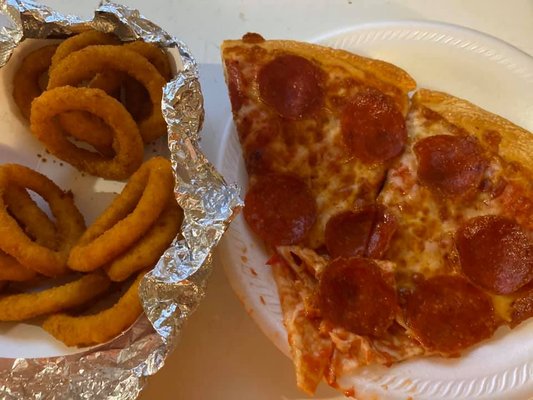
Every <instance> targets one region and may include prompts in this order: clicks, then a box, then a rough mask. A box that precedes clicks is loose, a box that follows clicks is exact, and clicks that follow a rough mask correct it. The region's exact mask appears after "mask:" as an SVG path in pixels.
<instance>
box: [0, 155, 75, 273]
mask: <svg viewBox="0 0 533 400" xmlns="http://www.w3.org/2000/svg"><path fill="white" fill-rule="evenodd" d="M10 185H16V186H19V187H24V188H28V189H30V190H32V191H34V192H36V193H37V194H39V195H40V196H41V197H42V198H43V199H44V200H46V201H47V202H48V205H49V207H50V210H51V212H52V215H53V216H54V218H55V220H56V224H57V233H58V235H59V238H60V243H59V247H58V249H50V248H48V247H45V246H42V245H40V244H39V243H36V242H34V241H33V240H32V239H31V238H30V237H28V236H27V235H26V233H25V232H24V231H23V230H22V229H21V228H20V226H19V225H18V223H17V221H16V220H15V219H14V218H13V217H12V216H11V215H10V214H9V212H8V211H7V209H6V204H5V200H4V192H5V191H6V189H7V188H8V187H9V186H10ZM84 229H85V223H84V221H83V217H82V215H81V214H80V212H79V211H78V209H77V208H76V206H75V205H74V201H73V200H72V194H71V193H65V192H63V190H61V188H59V187H58V186H57V185H56V184H55V183H54V182H52V181H51V180H50V179H48V178H47V177H46V176H44V175H41V174H39V173H38V172H36V171H33V170H31V169H30V168H28V167H24V166H22V165H17V164H4V165H2V166H0V249H1V250H3V251H4V252H6V253H7V254H9V255H11V256H13V257H15V258H16V259H17V261H18V262H20V263H21V264H22V265H24V266H25V267H27V268H31V269H33V270H34V271H37V272H39V273H41V274H43V275H46V276H58V275H62V274H63V273H65V272H66V271H67V267H66V260H67V257H68V253H69V251H70V249H71V247H72V245H73V244H74V243H76V242H77V240H78V239H79V237H80V236H81V234H82V233H83V231H84Z"/></svg>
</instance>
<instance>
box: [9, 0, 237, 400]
mask: <svg viewBox="0 0 533 400" xmlns="http://www.w3.org/2000/svg"><path fill="white" fill-rule="evenodd" d="M0 25H1V26H0V67H1V66H3V65H4V64H5V63H6V62H7V61H8V59H9V57H10V55H11V53H12V51H13V49H14V48H15V47H16V46H17V45H18V44H19V42H20V41H21V40H22V39H24V38H41V39H44V38H60V37H67V36H70V35H72V34H74V33H78V32H81V31H84V30H87V29H97V30H100V31H104V32H112V33H114V34H116V35H117V36H118V37H120V39H121V40H123V41H129V40H136V39H143V40H144V41H146V42H153V43H158V44H160V45H162V46H164V47H167V48H169V49H172V48H174V49H177V51H178V52H179V54H180V56H181V61H182V63H183V67H182V69H181V70H179V71H178V73H177V75H176V76H175V77H174V79H173V80H172V81H171V82H169V83H168V84H167V85H166V86H165V88H164V89H163V90H164V92H163V101H162V110H163V115H164V117H165V120H166V122H167V125H168V145H169V149H170V153H171V159H172V165H173V168H174V172H175V177H176V187H175V194H176V198H177V200H178V202H179V204H180V205H181V207H182V208H183V210H184V215H185V217H184V223H183V226H182V236H180V237H179V238H177V239H176V240H175V241H174V242H173V244H172V247H170V248H169V249H168V250H167V251H166V252H165V254H164V255H163V256H162V257H161V259H160V260H159V262H158V264H157V265H156V266H155V268H154V269H153V271H152V272H151V273H148V274H146V276H145V278H144V280H143V281H142V282H141V287H140V297H141V302H142V304H143V307H144V310H145V315H143V316H142V317H141V318H139V320H138V321H137V322H136V323H135V324H134V325H133V326H132V327H131V328H130V329H129V330H128V331H126V332H125V333H123V334H122V335H120V336H119V337H118V338H116V339H114V340H113V341H112V342H110V343H107V344H105V345H102V346H99V347H94V348H91V349H89V350H87V351H84V352H82V353H76V354H72V355H67V356H60V357H51V358H35V359H27V358H26V359H5V358H4V359H0V397H1V398H2V399H78V398H79V399H114V400H118V399H135V398H136V397H137V396H138V394H139V393H140V391H141V390H142V388H143V385H144V384H145V382H146V379H147V377H149V376H150V375H153V374H154V373H156V372H157V371H158V370H159V369H160V368H161V367H162V366H163V364H164V361H165V358H166V357H167V355H168V354H169V353H170V352H171V351H172V350H173V348H174V347H175V345H176V343H177V340H178V338H179V335H180V332H181V329H182V328H183V325H184V323H185V322H186V321H187V319H188V317H189V316H190V315H191V313H192V312H194V311H195V309H196V307H197V306H198V304H199V302H200V301H201V300H202V298H203V297H204V294H205V290H206V285H207V279H208V277H209V274H210V272H211V269H212V263H211V257H212V251H213V249H214V247H215V246H216V245H217V243H218V241H219V239H220V238H221V236H222V234H223V233H224V231H225V229H226V228H227V226H228V225H229V223H230V222H231V220H232V219H233V217H234V215H235V214H236V213H237V212H238V210H239V208H240V207H241V206H242V203H241V200H240V199H239V191H238V189H237V188H236V187H234V186H230V185H227V184H226V183H225V182H224V180H223V178H222V177H221V176H220V175H219V174H218V173H217V172H216V170H215V169H214V167H213V166H212V165H211V164H210V163H209V162H208V160H207V159H206V157H205V156H204V155H203V154H202V152H201V151H200V149H199V146H198V140H199V131H200V129H201V126H202V121H203V116H204V111H203V98H202V92H201V88H200V83H199V80H198V67H197V64H196V62H195V60H194V58H193V57H192V55H191V53H190V51H189V49H188V48H187V46H186V45H185V44H184V43H182V42H181V41H179V40H177V39H176V38H174V37H172V36H171V35H169V34H168V33H166V32H165V31H163V30H162V29H161V28H160V27H158V26H157V25H155V24H154V23H153V22H151V21H149V20H147V19H145V18H144V17H143V16H142V15H141V14H140V13H139V12H138V11H137V10H133V9H129V8H127V7H125V6H122V5H120V4H114V3H104V4H102V5H101V6H100V7H99V8H98V9H97V10H96V12H95V16H94V18H93V19H92V20H90V21H87V20H82V19H80V18H78V17H75V16H69V15H61V14H59V13H57V12H55V11H53V10H51V9H50V8H48V7H45V6H43V5H40V4H38V3H35V2H31V1H23V0H7V1H6V0H0Z"/></svg>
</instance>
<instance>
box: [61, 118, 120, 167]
mask: <svg viewBox="0 0 533 400" xmlns="http://www.w3.org/2000/svg"><path fill="white" fill-rule="evenodd" d="M57 117H58V119H59V122H60V124H61V127H62V128H63V129H64V130H65V131H66V132H67V133H68V134H69V135H70V136H72V137H75V138H76V139H79V140H81V141H83V142H86V143H88V144H90V145H91V146H93V147H94V149H95V150H96V151H98V152H99V153H100V154H101V155H103V156H105V157H113V156H114V155H115V151H114V150H113V131H112V130H111V128H110V127H109V126H107V125H106V124H105V122H103V121H102V120H101V119H100V118H98V117H96V116H95V115H93V114H90V113H88V112H85V111H68V112H64V113H62V114H59V115H58V116H57Z"/></svg>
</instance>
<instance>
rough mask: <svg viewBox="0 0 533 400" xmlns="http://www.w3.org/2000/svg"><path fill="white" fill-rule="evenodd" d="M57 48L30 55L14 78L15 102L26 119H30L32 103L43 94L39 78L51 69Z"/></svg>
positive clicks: (44, 48)
mask: <svg viewBox="0 0 533 400" xmlns="http://www.w3.org/2000/svg"><path fill="white" fill-rule="evenodd" d="M56 49H57V46H46V47H41V48H40V49H37V50H35V51H33V52H31V53H29V54H28V55H27V56H26V57H25V58H24V59H23V60H22V62H21V64H20V67H19V68H18V69H17V71H16V72H15V76H14V77H13V100H15V104H16V105H17V106H18V108H19V109H20V112H21V113H22V115H24V117H26V119H29V118H30V112H31V102H32V101H33V99H35V98H36V97H37V96H39V95H40V94H41V93H42V89H41V87H40V86H39V78H40V77H41V75H42V74H44V73H45V72H46V71H47V70H48V68H49V67H50V62H51V60H52V56H53V55H54V52H55V51H56Z"/></svg>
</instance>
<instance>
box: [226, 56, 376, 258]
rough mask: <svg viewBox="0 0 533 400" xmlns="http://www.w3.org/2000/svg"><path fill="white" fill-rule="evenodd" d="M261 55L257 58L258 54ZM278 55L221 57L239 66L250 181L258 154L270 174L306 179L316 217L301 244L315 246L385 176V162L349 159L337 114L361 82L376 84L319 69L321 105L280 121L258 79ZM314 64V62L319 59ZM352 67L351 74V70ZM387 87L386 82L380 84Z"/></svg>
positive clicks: (237, 113) (369, 197)
mask: <svg viewBox="0 0 533 400" xmlns="http://www.w3.org/2000/svg"><path fill="white" fill-rule="evenodd" d="M258 55H259V56H258ZM276 55H277V54H276V53H272V52H263V51H261V49H259V48H257V49H255V50H253V51H252V50H250V49H246V48H235V49H228V50H227V51H226V54H225V57H227V58H230V59H231V60H233V61H238V63H239V66H240V67H239V68H241V75H242V82H243V84H242V85H240V90H241V94H242V96H241V97H242V98H241V100H242V102H243V104H242V106H241V107H240V108H239V109H238V110H233V111H234V120H235V123H236V126H237V130H238V133H239V139H240V142H241V146H242V148H243V153H244V156H245V160H248V162H247V168H248V172H249V173H250V175H252V176H251V179H252V180H253V179H254V177H253V174H254V173H258V172H259V173H264V172H265V171H261V168H262V165H259V171H256V170H254V169H255V168H254V167H256V166H257V165H255V166H254V165H253V162H254V160H252V161H251V162H250V159H251V158H252V159H253V158H254V157H256V158H259V159H260V161H261V162H265V163H267V164H268V168H267V169H266V170H267V171H268V172H275V173H289V174H292V175H296V176H298V177H299V178H300V179H302V181H304V182H305V183H306V184H307V185H308V187H309V188H310V190H311V192H312V193H313V194H314V196H315V199H316V202H317V209H318V215H317V219H316V222H315V224H314V226H313V227H312V228H311V231H310V233H309V235H308V238H307V240H306V242H305V243H303V244H304V245H305V246H307V247H310V248H318V247H320V246H322V245H323V244H324V230H325V226H326V223H327V222H328V220H329V218H330V217H331V216H333V215H334V214H336V213H338V212H340V211H345V210H351V209H355V208H357V207H360V206H361V205H362V204H367V203H371V202H373V201H374V200H375V199H376V197H377V191H378V189H379V187H380V186H381V182H382V181H383V179H384V177H385V172H386V169H385V168H386V166H385V165H383V163H381V164H379V165H367V164H364V163H362V162H361V161H359V160H358V159H356V158H355V157H353V156H352V155H351V154H350V153H349V151H348V150H347V148H346V146H345V145H344V143H343V138H342V132H341V124H340V112H341V110H342V108H343V107H342V104H344V103H346V102H347V101H349V99H350V98H352V97H353V96H354V95H355V94H356V93H357V92H358V91H359V90H360V88H361V86H362V82H365V84H368V82H371V83H372V84H375V85H376V86H380V85H381V86H382V87H386V85H385V84H383V83H381V84H380V85H378V82H374V81H375V78H374V77H371V76H367V74H366V73H365V72H363V71H360V70H357V71H355V70H349V71H348V70H346V69H345V68H343V67H342V66H334V67H333V68H329V65H328V67H327V68H323V72H324V74H325V83H324V93H325V98H324V106H323V107H321V108H320V110H318V111H317V112H315V113H314V114H313V115H312V116H311V117H309V118H304V119H302V120H291V121H289V120H286V119H284V120H282V119H281V118H280V117H279V116H278V115H277V113H276V112H275V111H274V110H273V109H271V108H270V107H269V106H268V105H266V104H265V103H263V101H262V100H261V97H260V94H259V89H258V87H257V84H256V77H257V75H258V73H259V71H260V69H261V67H262V66H263V65H265V64H266V63H268V62H269V61H271V60H272V59H273V58H274V57H275V56H276ZM317 62H318V61H317ZM354 71H355V72H354ZM383 85H385V86H383Z"/></svg>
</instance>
